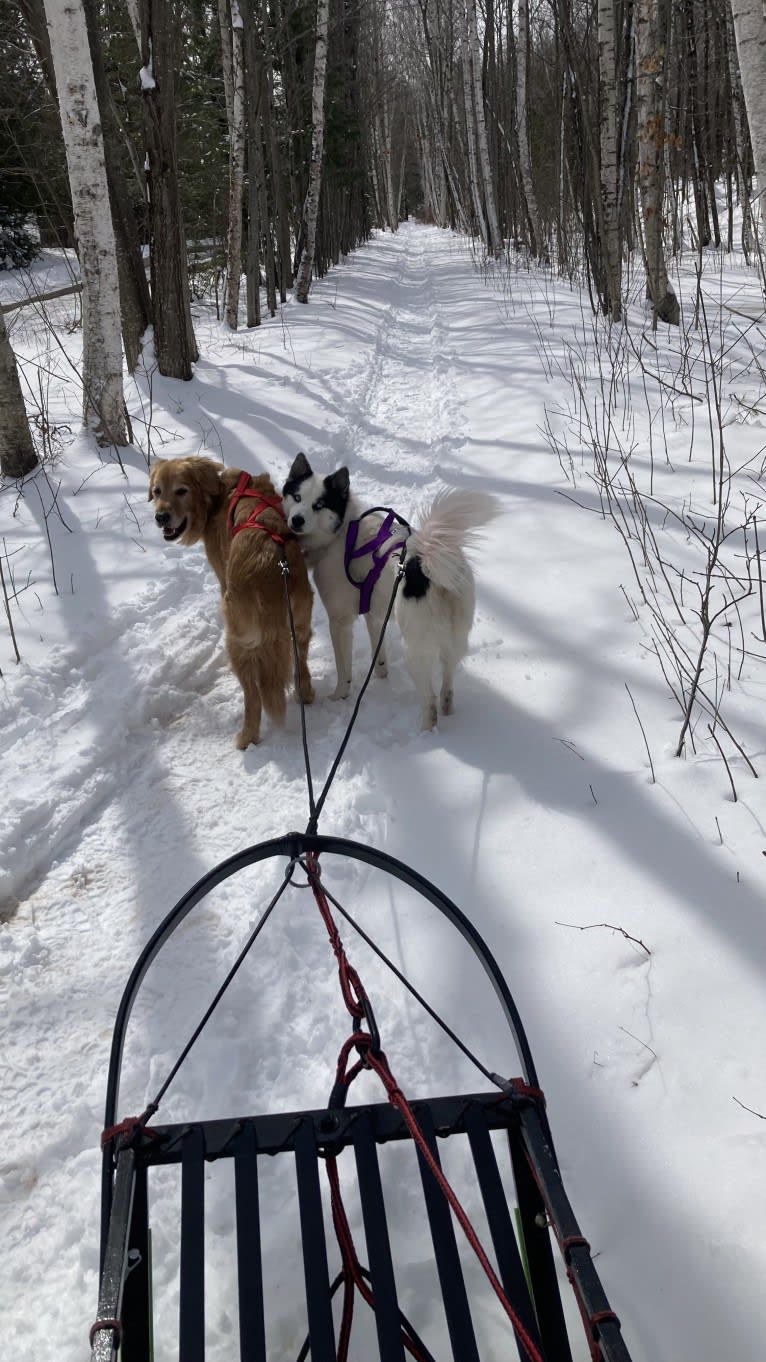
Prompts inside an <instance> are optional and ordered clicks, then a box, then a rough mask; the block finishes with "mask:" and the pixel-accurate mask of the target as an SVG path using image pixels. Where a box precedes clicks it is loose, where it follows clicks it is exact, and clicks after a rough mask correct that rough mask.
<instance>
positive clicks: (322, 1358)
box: [295, 1117, 335, 1362]
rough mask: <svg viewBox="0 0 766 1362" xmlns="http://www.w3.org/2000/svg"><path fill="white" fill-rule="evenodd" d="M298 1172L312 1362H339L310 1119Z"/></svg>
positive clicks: (299, 1144)
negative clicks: (336, 1351)
mask: <svg viewBox="0 0 766 1362" xmlns="http://www.w3.org/2000/svg"><path fill="white" fill-rule="evenodd" d="M295 1172H296V1176H297V1179H298V1207H299V1210H300V1220H301V1235H302V1240H303V1268H304V1276H305V1280H306V1308H307V1310H308V1317H309V1340H310V1344H311V1362H335V1331H334V1329H333V1322H332V1309H331V1307H330V1273H329V1268H328V1266H327V1241H326V1239H325V1232H324V1217H323V1215H322V1195H321V1192H320V1190H319V1166H318V1162H317V1151H316V1144H315V1141H314V1133H313V1129H312V1123H311V1122H310V1119H309V1117H305V1118H304V1120H302V1121H301V1123H300V1125H299V1127H298V1129H297V1131H296V1135H295Z"/></svg>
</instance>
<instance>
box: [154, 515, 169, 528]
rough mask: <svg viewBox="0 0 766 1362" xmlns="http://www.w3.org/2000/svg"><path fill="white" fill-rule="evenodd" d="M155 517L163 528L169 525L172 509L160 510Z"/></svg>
mask: <svg viewBox="0 0 766 1362" xmlns="http://www.w3.org/2000/svg"><path fill="white" fill-rule="evenodd" d="M154 519H155V520H156V522H157V524H158V525H159V526H160V528H162V527H163V526H164V525H167V523H168V521H169V520H170V511H158V512H157V514H156V516H155V517H154Z"/></svg>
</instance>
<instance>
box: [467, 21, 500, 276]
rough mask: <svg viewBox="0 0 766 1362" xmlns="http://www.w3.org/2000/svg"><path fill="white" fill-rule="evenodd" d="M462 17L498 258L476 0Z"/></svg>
mask: <svg viewBox="0 0 766 1362" xmlns="http://www.w3.org/2000/svg"><path fill="white" fill-rule="evenodd" d="M466 21H467V26H468V45H469V48H470V52H471V71H472V76H473V98H474V105H475V108H476V145H477V147H478V151H479V165H480V166H481V178H482V184H483V186H484V204H485V207H486V213H487V227H488V229H489V245H490V249H491V251H492V254H493V255H494V257H495V259H499V257H500V256H501V255H502V254H503V238H502V237H501V235H500V226H499V223H498V220H497V204H496V202H495V186H494V184H493V181H492V172H491V169H490V164H489V147H488V145H487V121H486V118H485V116H484V91H483V89H482V83H481V65H482V63H481V53H480V51H479V34H478V30H477V26H476V0H466Z"/></svg>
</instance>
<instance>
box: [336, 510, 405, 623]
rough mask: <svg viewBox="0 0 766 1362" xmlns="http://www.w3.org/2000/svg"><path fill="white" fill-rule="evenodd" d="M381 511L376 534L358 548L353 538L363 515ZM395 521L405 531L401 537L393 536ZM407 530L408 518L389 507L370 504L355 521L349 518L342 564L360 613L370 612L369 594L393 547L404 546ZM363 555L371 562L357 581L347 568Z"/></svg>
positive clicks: (357, 531)
mask: <svg viewBox="0 0 766 1362" xmlns="http://www.w3.org/2000/svg"><path fill="white" fill-rule="evenodd" d="M380 512H384V513H385V519H384V520H383V523H382V524H381V526H380V529H379V530H378V533H377V534H376V535H375V537H374V539H368V540H367V543H366V544H362V545H361V547H360V548H357V547H356V541H357V538H358V537H359V526H360V525H361V523H362V521H363V520H364V518H365V516H368V515H375V514H376V513H380ZM394 521H396V522H397V523H398V524H399V525H401V527H402V529H403V530H404V531H405V533H404V536H403V537H401V536H396V533H395V531H394V530H393V525H394ZM410 533H411V531H410V527H409V525H408V524H407V521H406V520H403V519H402V517H401V516H400V515H397V514H396V511H392V510H391V509H390V507H386V506H373V507H371V509H370V510H369V511H364V512H363V514H362V515H360V516H359V518H358V519H357V520H350V521H349V523H348V529H347V530H346V547H345V551H344V554H343V566H344V568H345V569H346V576H347V578H348V580H349V581H350V583H351V585H352V586H355V587H356V589H357V591H358V592H359V614H360V615H366V614H367V612H368V611H369V608H370V605H371V603H372V593H373V591H374V589H375V585H376V583H377V581H378V579H379V577H380V575H381V573H382V572H383V569H384V568H385V566H386V563H387V562H388V560H389V558H390V557H391V554H392V553H393V552H394V549H400V548H402V547H403V545H404V544H405V542H406V540H407V538H408V536H409V535H410ZM365 557H370V558H371V559H372V562H371V564H370V567H369V569H368V571H367V575H366V577H363V578H362V580H361V582H357V581H355V579H354V578H353V577H352V576H351V572H350V567H351V564H352V562H353V561H354V560H355V559H356V558H365Z"/></svg>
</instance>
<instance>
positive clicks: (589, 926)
mask: <svg viewBox="0 0 766 1362" xmlns="http://www.w3.org/2000/svg"><path fill="white" fill-rule="evenodd" d="M556 926H557V927H574V929H575V931H577V932H592V931H593V928H594V927H606V928H607V929H608V930H609V931H610V932H620V933H621V935H622V936H624V937H625V940H626V941H632V942H634V944H635V945H636V946H640V947H641V949H642V950H643V951H646V954H647V955H651V951H650V950H649V947H648V946H645V945H644V943H643V941H641V939H640V938H639V937H637V936H631V934H630V932H626V931H625V928H624V927H615V925H614V923H613V922H588V923H580V922H558V921H556Z"/></svg>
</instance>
